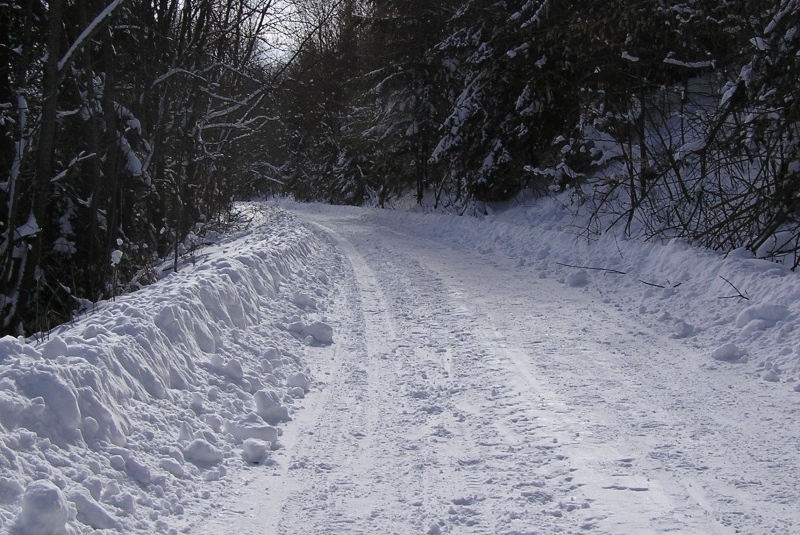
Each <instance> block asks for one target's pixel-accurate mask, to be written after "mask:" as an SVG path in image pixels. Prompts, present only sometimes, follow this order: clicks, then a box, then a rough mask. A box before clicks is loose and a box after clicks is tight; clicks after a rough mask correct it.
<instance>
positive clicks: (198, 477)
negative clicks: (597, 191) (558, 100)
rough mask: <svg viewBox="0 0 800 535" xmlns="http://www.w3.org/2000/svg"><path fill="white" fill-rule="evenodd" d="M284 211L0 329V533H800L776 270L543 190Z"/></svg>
mask: <svg viewBox="0 0 800 535" xmlns="http://www.w3.org/2000/svg"><path fill="white" fill-rule="evenodd" d="M282 205H283V208H282V207H281V206H276V205H275V204H274V203H249V204H243V205H241V206H240V215H241V217H239V218H238V219H237V220H236V221H237V224H236V225H234V226H233V227H231V228H229V229H227V231H226V232H225V233H222V234H220V235H217V236H215V237H212V236H209V237H208V238H209V239H210V240H211V239H212V238H213V240H212V241H213V243H211V244H209V245H207V246H205V247H203V248H202V249H200V250H198V251H196V253H195V255H193V256H192V257H190V258H185V259H183V260H182V263H181V269H180V271H179V272H178V273H164V276H163V278H162V280H160V281H159V282H157V283H155V284H153V285H151V286H148V287H146V288H143V289H141V290H140V291H137V292H134V293H132V294H129V295H125V296H120V297H118V298H117V299H116V300H114V301H113V302H102V303H98V304H97V307H96V310H94V311H92V312H90V313H87V314H85V315H83V316H81V317H76V319H75V321H74V322H72V323H71V324H68V325H62V326H60V327H58V328H57V329H54V330H53V331H52V332H50V333H46V334H45V335H41V336H37V337H32V338H29V339H22V338H14V337H8V336H7V337H3V338H0V453H1V455H0V533H10V534H11V535H96V534H99V533H125V534H131V535H150V534H153V533H163V534H165V535H179V534H182V533H185V534H200V535H206V534H207V535H247V534H252V535H312V534H313V535H317V534H330V535H351V534H359V533H363V534H366V533H369V534H370V535H372V534H403V535H405V534H408V535H412V534H413V535H425V534H431V535H436V534H453V535H460V534H478V533H486V534H496V535H501V534H503V535H505V534H513V533H518V534H523V533H524V534H532V533H537V534H540V535H550V534H557V533H573V534H574V533H593V534H620V535H633V534H636V535H640V534H644V535H648V534H659V533H681V534H690V535H706V534H734V533H741V534H753V535H766V534H775V535H794V534H797V533H800V486H798V484H797V482H798V481H800V426H798V422H797V415H798V411H799V410H800V279H798V277H797V275H796V274H795V273H792V272H791V271H789V270H788V269H786V268H785V267H784V266H781V265H779V264H775V263H772V262H766V261H763V260H757V259H755V258H753V256H752V254H750V253H747V252H746V251H735V252H733V253H731V254H730V255H728V256H727V257H723V256H722V255H719V254H716V253H712V252H709V251H705V250H702V249H697V248H693V247H691V246H688V245H687V244H684V243H681V242H678V241H673V242H670V243H662V244H652V243H643V242H641V241H637V240H632V239H625V237H624V236H619V235H616V236H615V235H614V234H613V233H606V234H604V235H603V236H600V237H598V238H597V239H596V240H595V241H594V242H593V243H591V244H587V243H586V242H585V241H584V240H582V239H576V230H578V231H580V229H581V228H582V227H581V223H580V221H577V222H576V221H575V220H574V219H573V214H571V213H570V212H569V211H568V210H567V209H566V208H565V205H564V204H563V203H560V202H559V201H558V200H557V199H554V200H540V201H539V202H537V203H536V204H534V205H531V206H529V207H525V206H518V207H513V208H511V209H509V210H507V211H505V212H498V213H496V214H492V215H489V216H487V217H485V218H483V219H479V218H470V217H456V216H452V215H435V214H425V213H415V212H411V211H402V210H374V209H365V208H352V207H351V208H345V207H329V206H320V205H295V204H292V203H288V202H283V203H282ZM287 210H288V211H287ZM584 228H585V227H584ZM575 266H583V267H575Z"/></svg>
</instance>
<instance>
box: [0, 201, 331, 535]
mask: <svg viewBox="0 0 800 535" xmlns="http://www.w3.org/2000/svg"><path fill="white" fill-rule="evenodd" d="M252 216H253V218H254V219H253V222H252V223H251V226H250V228H249V229H247V230H245V231H242V232H239V233H238V234H236V235H234V236H233V237H231V238H229V239H227V240H226V241H224V242H222V243H220V244H219V245H217V246H214V247H211V248H209V249H208V250H206V251H204V252H203V254H202V255H201V256H200V258H199V259H198V260H197V262H196V265H195V266H191V265H187V266H184V267H183V269H182V271H180V272H179V273H176V274H173V275H170V276H168V277H167V278H165V279H164V280H162V281H160V282H159V283H157V284H155V285H153V286H151V287H148V288H146V289H144V290H141V291H139V292H137V293H135V294H132V295H128V296H124V297H121V298H118V299H117V300H116V301H115V302H113V303H104V304H101V305H100V306H99V309H98V310H97V311H96V312H94V313H92V314H91V315H89V316H88V317H86V318H83V319H81V320H80V321H76V322H75V324H74V325H71V326H65V327H62V328H59V329H57V330H55V331H54V332H51V333H50V334H49V335H48V337H47V340H46V341H45V342H44V343H36V342H35V341H33V340H28V341H26V340H21V339H15V338H11V337H5V338H2V339H0V450H2V455H0V531H2V532H11V533H15V534H19V535H37V534H48V535H56V534H62V533H70V534H78V533H92V532H93V530H95V529H101V530H102V529H111V530H117V531H121V532H125V533H132V532H141V533H155V532H164V533H175V532H177V529H176V528H175V527H174V526H175V525H178V524H179V523H180V522H179V520H180V517H181V515H182V514H183V512H184V509H185V507H186V504H187V503H188V502H195V501H197V500H202V499H204V498H205V499H208V496H209V495H210V494H209V492H208V490H207V489H205V488H204V486H205V485H208V484H209V482H213V481H215V480H218V479H220V478H221V477H223V476H224V475H225V473H226V465H229V464H230V463H242V462H250V463H255V462H257V463H263V462H266V461H268V459H269V450H270V449H274V448H275V447H278V444H277V442H278V440H279V436H280V430H279V429H277V428H276V427H274V425H276V424H278V423H280V422H281V421H285V420H288V419H290V414H291V411H292V410H293V407H292V406H293V403H294V400H295V399H296V398H298V397H302V396H303V394H304V393H305V391H307V390H308V389H309V388H310V387H311V380H310V379H309V376H308V370H307V368H306V367H305V366H304V364H303V351H304V347H305V344H306V341H304V340H302V339H300V337H298V336H297V335H296V333H292V332H291V331H290V330H289V329H288V328H287V327H285V325H287V324H292V325H294V324H300V325H301V326H302V327H301V328H300V329H299V331H300V334H303V333H308V334H310V335H311V336H312V337H317V336H319V337H322V338H324V340H323V341H325V342H326V343H330V342H331V341H332V340H331V339H332V331H331V329H330V327H329V326H328V325H327V324H325V323H324V322H322V321H321V318H320V316H319V315H318V314H319V311H321V310H324V308H325V302H326V297H327V294H328V287H327V286H328V275H327V274H326V273H324V272H322V271H319V272H314V271H313V266H315V265H316V263H315V261H314V256H315V255H318V254H319V243H318V242H317V241H316V238H315V237H314V235H313V234H312V233H310V232H308V231H307V230H306V229H305V228H304V227H302V226H300V225H298V224H296V223H295V222H294V220H293V218H292V217H291V216H289V215H288V214H286V213H285V212H282V211H280V210H272V211H269V210H266V211H264V210H255V211H254V213H253V214H252ZM284 287H286V288H287V290H286V291H284ZM296 294H297V295H300V294H302V295H305V296H307V297H306V299H305V300H303V301H302V303H300V305H299V306H298V304H295V301H297V299H294V300H293V296H294V295H296ZM312 295H313V296H314V297H313V299H312V298H311V296H312ZM312 301H313V305H314V306H313V307H310V306H308V305H309V303H311V302H312ZM309 326H315V327H313V328H311V329H309V328H308V327H309ZM318 331H319V332H323V333H324V334H325V336H322V335H319V334H317V332H318ZM265 400H268V401H265ZM267 405H268V407H266V408H265V406H267ZM276 415H277V416H276Z"/></svg>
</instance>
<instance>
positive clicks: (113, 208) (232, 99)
mask: <svg viewBox="0 0 800 535" xmlns="http://www.w3.org/2000/svg"><path fill="white" fill-rule="evenodd" d="M798 58H800V0H769V1H766V2H757V3H754V2H747V1H746V0H726V1H724V2H723V1H710V0H646V1H641V0H636V1H632V0H609V1H606V2H585V1H577V0H566V1H560V2H553V1H551V0H506V1H497V0H492V1H489V0H445V1H438V2H434V1H430V0H411V1H402V2H401V1H396V0H384V1H381V2H377V1H373V0H292V1H290V2H287V1H280V2H279V1H277V0H182V1H178V0H90V1H80V2H79V1H75V0H51V1H45V0H10V1H9V2H4V3H2V4H0V71H2V73H0V332H1V333H8V334H27V333H32V332H36V331H43V330H48V329H49V328H51V327H52V326H54V325H55V324H57V323H59V322H63V321H67V320H69V319H70V318H72V317H73V316H74V314H76V313H80V311H81V310H85V308H86V307H87V306H91V305H90V304H91V303H92V302H96V301H98V300H101V299H108V298H112V297H113V296H114V295H116V294H118V293H120V292H123V291H130V290H133V289H136V288H137V287H139V286H141V285H143V284H148V283H149V282H151V281H153V280H155V279H157V278H158V277H159V276H160V272H159V271H158V270H159V269H161V268H159V267H158V266H162V268H163V266H164V265H165V264H164V262H165V261H166V260H167V259H170V260H171V266H172V269H177V267H178V261H179V258H180V257H181V256H182V255H186V254H190V252H191V250H192V249H193V247H195V246H196V245H197V244H198V243H201V242H202V239H203V235H204V233H205V232H207V231H208V230H209V229H212V228H214V227H215V226H218V225H222V224H224V223H225V222H226V221H227V220H228V218H229V217H230V211H231V207H232V202H233V201H234V200H236V199H240V198H249V197H252V196H257V195H265V194H270V193H281V194H290V195H293V196H294V197H295V198H296V199H299V200H314V201H326V202H333V203H350V204H361V203H373V204H375V205H379V206H384V205H386V204H387V203H389V202H391V200H392V199H394V198H396V197H397V196H400V195H413V196H415V198H416V199H417V200H418V201H419V202H421V201H422V200H423V198H424V197H425V196H426V195H429V196H430V198H431V199H432V202H433V205H434V206H435V207H437V208H440V207H441V208H446V209H452V210H456V211H458V212H459V213H463V212H464V211H465V210H467V209H468V208H469V207H474V206H475V203H476V202H478V203H480V202H486V201H498V200H505V199H509V198H511V197H513V196H514V195H515V194H516V193H517V192H519V191H520V190H521V189H524V188H528V189H532V190H533V191H535V192H537V193H538V194H540V195H546V194H549V193H551V192H565V191H566V192H570V193H571V196H572V197H571V198H572V199H573V201H574V202H575V203H576V205H577V204H579V205H581V206H584V207H585V208H587V209H588V210H590V212H591V213H592V214H593V215H594V219H593V224H592V226H591V227H590V228H589V229H587V232H588V233H589V235H590V236H591V235H592V234H593V233H596V232H602V231H603V230H605V229H606V228H607V227H608V226H610V225H614V224H618V225H623V228H624V229H626V230H627V231H628V232H629V233H631V234H634V233H637V234H641V235H643V236H645V237H654V238H655V237H682V238H685V239H687V240H689V241H691V242H695V243H699V244H701V245H704V246H707V247H711V248H715V249H720V250H732V249H736V248H741V247H744V248H747V249H749V250H750V251H752V252H753V253H755V254H756V255H758V256H759V257H762V258H783V259H785V258H787V256H786V255H789V256H788V258H790V259H793V260H792V261H793V267H796V266H797V265H798V263H800V254H798V251H800V223H798V220H799V219H800V217H799V216H800V181H799V180H798V172H800V149H798V139H799V138H800V132H799V131H798V121H799V120H800V111H799V110H800V107H798V106H799V105H798V98H797V90H796V80H797V79H798V74H800V65H798V62H800V59H798Z"/></svg>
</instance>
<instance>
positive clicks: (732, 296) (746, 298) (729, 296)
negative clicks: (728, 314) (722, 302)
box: [719, 275, 750, 301]
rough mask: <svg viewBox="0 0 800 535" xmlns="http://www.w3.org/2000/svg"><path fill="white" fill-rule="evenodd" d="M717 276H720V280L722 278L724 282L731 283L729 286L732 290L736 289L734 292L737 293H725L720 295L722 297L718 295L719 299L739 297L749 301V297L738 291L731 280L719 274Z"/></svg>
mask: <svg viewBox="0 0 800 535" xmlns="http://www.w3.org/2000/svg"><path fill="white" fill-rule="evenodd" d="M719 278H720V279H722V280H724V281H725V282H727V283H728V284H730V285H731V288H733V289H734V290H736V293H737V294H738V295H726V296H722V297H720V299H736V298H739V299H745V300H747V301H749V300H750V298H749V297H747V296H746V295H743V294H742V292H740V291H739V288H737V287H736V286H734V285H733V283H732V282H731V281H729V280H728V279H726V278H725V277H723V276H722V275H720V276H719Z"/></svg>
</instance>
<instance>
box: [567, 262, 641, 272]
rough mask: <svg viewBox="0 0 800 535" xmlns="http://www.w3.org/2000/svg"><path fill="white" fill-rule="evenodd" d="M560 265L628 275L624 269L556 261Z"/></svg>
mask: <svg viewBox="0 0 800 535" xmlns="http://www.w3.org/2000/svg"><path fill="white" fill-rule="evenodd" d="M556 264H558V265H559V266H564V267H571V268H577V269H592V270H595V271H605V272H606V273H616V274H617V275H627V273H626V272H624V271H617V270H616V269H608V268H599V267H589V266H573V265H572V264H562V263H561V262H556Z"/></svg>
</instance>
